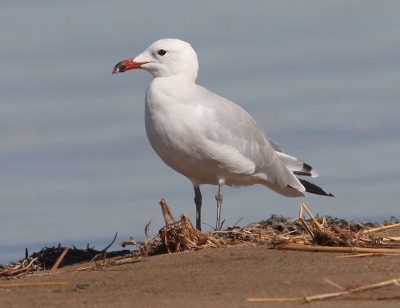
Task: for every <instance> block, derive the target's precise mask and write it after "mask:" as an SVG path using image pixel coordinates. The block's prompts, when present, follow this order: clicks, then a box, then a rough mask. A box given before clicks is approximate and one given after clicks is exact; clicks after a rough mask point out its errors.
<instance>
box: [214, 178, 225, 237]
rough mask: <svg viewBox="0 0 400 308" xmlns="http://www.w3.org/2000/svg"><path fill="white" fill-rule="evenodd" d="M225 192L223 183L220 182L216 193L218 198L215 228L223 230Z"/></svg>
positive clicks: (216, 198)
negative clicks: (222, 218)
mask: <svg viewBox="0 0 400 308" xmlns="http://www.w3.org/2000/svg"><path fill="white" fill-rule="evenodd" d="M223 198H224V194H223V192H222V184H219V187H218V193H217V194H216V195H215V200H217V223H216V226H215V230H221V205H222V199H223Z"/></svg>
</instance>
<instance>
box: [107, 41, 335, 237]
mask: <svg viewBox="0 0 400 308" xmlns="http://www.w3.org/2000/svg"><path fill="white" fill-rule="evenodd" d="M198 68H199V65H198V60H197V54H196V52H195V51H194V49H193V48H192V47H191V45H190V44H189V43H187V42H185V41H182V40H179V39H169V38H167V39H161V40H158V41H156V42H155V43H153V44H152V45H151V46H150V47H149V48H147V49H146V50H145V51H144V52H143V53H141V54H140V55H138V56H137V57H135V58H130V59H127V60H124V61H121V62H119V63H118V64H117V65H115V67H114V69H113V70H112V74H116V73H122V72H126V71H128V70H132V69H143V70H146V71H148V72H149V73H150V74H151V75H153V79H152V81H151V83H150V85H149V87H148V88H147V92H146V100H145V125H146V133H147V137H148V139H149V141H150V144H151V146H152V147H153V149H154V151H155V152H156V153H157V154H158V156H159V157H160V158H161V159H162V160H163V161H164V163H165V164H167V165H168V166H169V167H171V168H172V169H174V170H175V171H177V172H179V173H180V174H182V175H184V176H186V177H187V178H188V179H189V180H190V181H191V182H192V184H193V187H194V193H195V198H194V202H195V204H196V228H197V229H198V230H201V206H202V196H201V192H200V185H203V184H211V185H218V193H217V194H216V195H215V199H216V201H217V222H216V228H215V229H216V230H220V229H221V223H220V218H221V205H222V200H223V185H228V186H235V187H239V186H248V185H254V184H262V185H264V186H266V187H268V188H270V189H271V190H273V191H275V192H277V193H278V194H281V195H283V196H287V197H305V196H306V192H309V193H313V194H317V195H323V196H331V197H333V195H332V194H331V193H327V192H325V191H324V190H323V189H322V188H320V187H318V186H316V185H314V184H312V183H310V182H308V181H306V180H303V179H298V178H297V176H311V177H316V176H318V171H317V170H316V169H314V168H312V167H311V166H310V165H308V164H306V163H304V162H302V161H300V160H299V159H297V158H295V157H293V156H290V155H288V154H285V153H284V152H283V151H282V149H281V147H280V146H279V145H278V144H277V143H276V142H274V141H272V140H271V139H269V137H268V136H267V134H266V133H265V132H264V130H263V129H262V128H261V126H260V125H259V124H258V123H257V122H256V121H255V120H254V119H253V118H252V117H251V116H250V115H249V114H248V113H247V112H246V111H245V110H244V109H242V108H241V107H240V106H239V105H236V104H235V103H233V102H231V101H229V100H228V99H226V98H223V97H221V96H219V95H217V94H215V93H213V92H211V91H209V90H207V89H206V88H204V87H202V86H200V85H197V84H196V78H197V73H198Z"/></svg>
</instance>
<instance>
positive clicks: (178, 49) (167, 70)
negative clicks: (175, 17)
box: [112, 39, 199, 80]
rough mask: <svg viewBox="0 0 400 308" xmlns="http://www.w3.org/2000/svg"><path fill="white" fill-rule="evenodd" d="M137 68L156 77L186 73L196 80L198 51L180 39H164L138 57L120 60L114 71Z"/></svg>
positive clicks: (114, 72)
mask: <svg viewBox="0 0 400 308" xmlns="http://www.w3.org/2000/svg"><path fill="white" fill-rule="evenodd" d="M135 68H141V69H144V70H146V71H148V72H149V73H151V74H152V75H153V76H154V77H170V76H174V75H179V74H185V75H188V77H189V78H193V80H195V79H196V77H197V71H198V69H199V65H198V61H197V55H196V52H195V51H194V50H193V48H192V46H190V44H189V43H186V42H184V41H181V40H178V39H162V40H159V41H157V42H154V43H153V44H152V45H151V46H150V47H149V48H147V49H146V50H145V51H144V52H143V53H141V54H140V55H138V56H137V57H135V58H131V59H127V60H124V61H121V62H119V63H118V64H117V65H116V66H115V67H114V69H113V71H112V73H113V74H116V73H123V72H125V71H127V70H131V69H135Z"/></svg>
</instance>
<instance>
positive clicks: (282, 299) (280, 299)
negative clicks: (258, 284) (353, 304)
mask: <svg viewBox="0 0 400 308" xmlns="http://www.w3.org/2000/svg"><path fill="white" fill-rule="evenodd" d="M325 281H327V282H329V283H330V284H333V285H334V286H336V287H338V288H341V289H343V288H342V287H341V286H340V285H338V284H336V283H334V282H332V281H330V280H327V279H325ZM390 285H397V286H398V285H400V278H398V279H391V280H386V281H382V282H378V283H374V284H370V285H366V286H360V287H357V288H353V289H349V290H345V291H342V292H332V293H323V294H317V295H311V296H305V297H304V298H300V297H288V298H285V297H277V298H273V297H272V298H247V301H249V302H292V301H304V302H312V301H316V300H325V299H329V298H333V297H339V296H343V295H349V294H353V293H358V292H363V291H367V290H373V289H377V288H382V287H386V286H390Z"/></svg>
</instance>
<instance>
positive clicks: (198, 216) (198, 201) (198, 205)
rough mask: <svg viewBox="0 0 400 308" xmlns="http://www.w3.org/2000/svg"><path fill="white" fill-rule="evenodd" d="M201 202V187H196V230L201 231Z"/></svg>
mask: <svg viewBox="0 0 400 308" xmlns="http://www.w3.org/2000/svg"><path fill="white" fill-rule="evenodd" d="M201 201H202V196H201V192H200V187H199V186H197V187H194V203H195V204H196V229H197V230H199V231H201Z"/></svg>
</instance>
